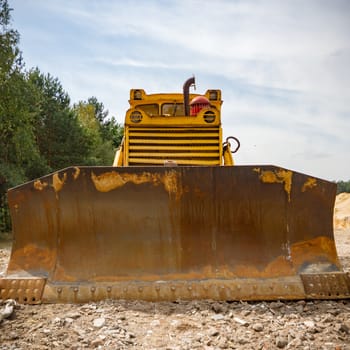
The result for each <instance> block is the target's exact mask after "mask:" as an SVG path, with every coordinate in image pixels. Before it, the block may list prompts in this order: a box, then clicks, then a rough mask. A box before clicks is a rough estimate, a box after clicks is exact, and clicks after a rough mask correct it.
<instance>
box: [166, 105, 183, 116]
mask: <svg viewBox="0 0 350 350" xmlns="http://www.w3.org/2000/svg"><path fill="white" fill-rule="evenodd" d="M161 114H162V115H165V116H175V115H185V109H184V104H183V103H176V102H174V103H163V104H162V112H161Z"/></svg>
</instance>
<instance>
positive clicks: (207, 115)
mask: <svg viewBox="0 0 350 350" xmlns="http://www.w3.org/2000/svg"><path fill="white" fill-rule="evenodd" d="M203 118H204V121H205V122H206V123H212V122H213V121H214V120H215V113H214V112H212V111H206V112H204V114H203Z"/></svg>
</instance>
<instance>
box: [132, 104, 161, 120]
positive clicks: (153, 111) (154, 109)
mask: <svg viewBox="0 0 350 350" xmlns="http://www.w3.org/2000/svg"><path fill="white" fill-rule="evenodd" d="M137 108H140V109H142V110H143V111H144V112H145V113H147V114H148V115H149V116H151V117H153V116H157V115H159V107H158V105H157V104H156V103H153V104H148V105H138V106H137Z"/></svg>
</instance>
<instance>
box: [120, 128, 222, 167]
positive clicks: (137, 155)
mask: <svg viewBox="0 0 350 350" xmlns="http://www.w3.org/2000/svg"><path fill="white" fill-rule="evenodd" d="M220 142H221V138H220V128H219V127H213V128H205V129H203V127H202V128H150V129H149V128H147V129H145V128H129V129H128V140H127V144H128V153H127V161H128V164H129V165H164V162H165V161H166V160H172V161H175V162H176V164H178V165H220V164H221V154H220Z"/></svg>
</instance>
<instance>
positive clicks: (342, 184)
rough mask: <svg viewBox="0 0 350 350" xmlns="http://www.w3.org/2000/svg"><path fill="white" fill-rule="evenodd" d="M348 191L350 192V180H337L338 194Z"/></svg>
mask: <svg viewBox="0 0 350 350" xmlns="http://www.w3.org/2000/svg"><path fill="white" fill-rule="evenodd" d="M343 192H348V193H350V180H349V181H337V194H339V193H343Z"/></svg>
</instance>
